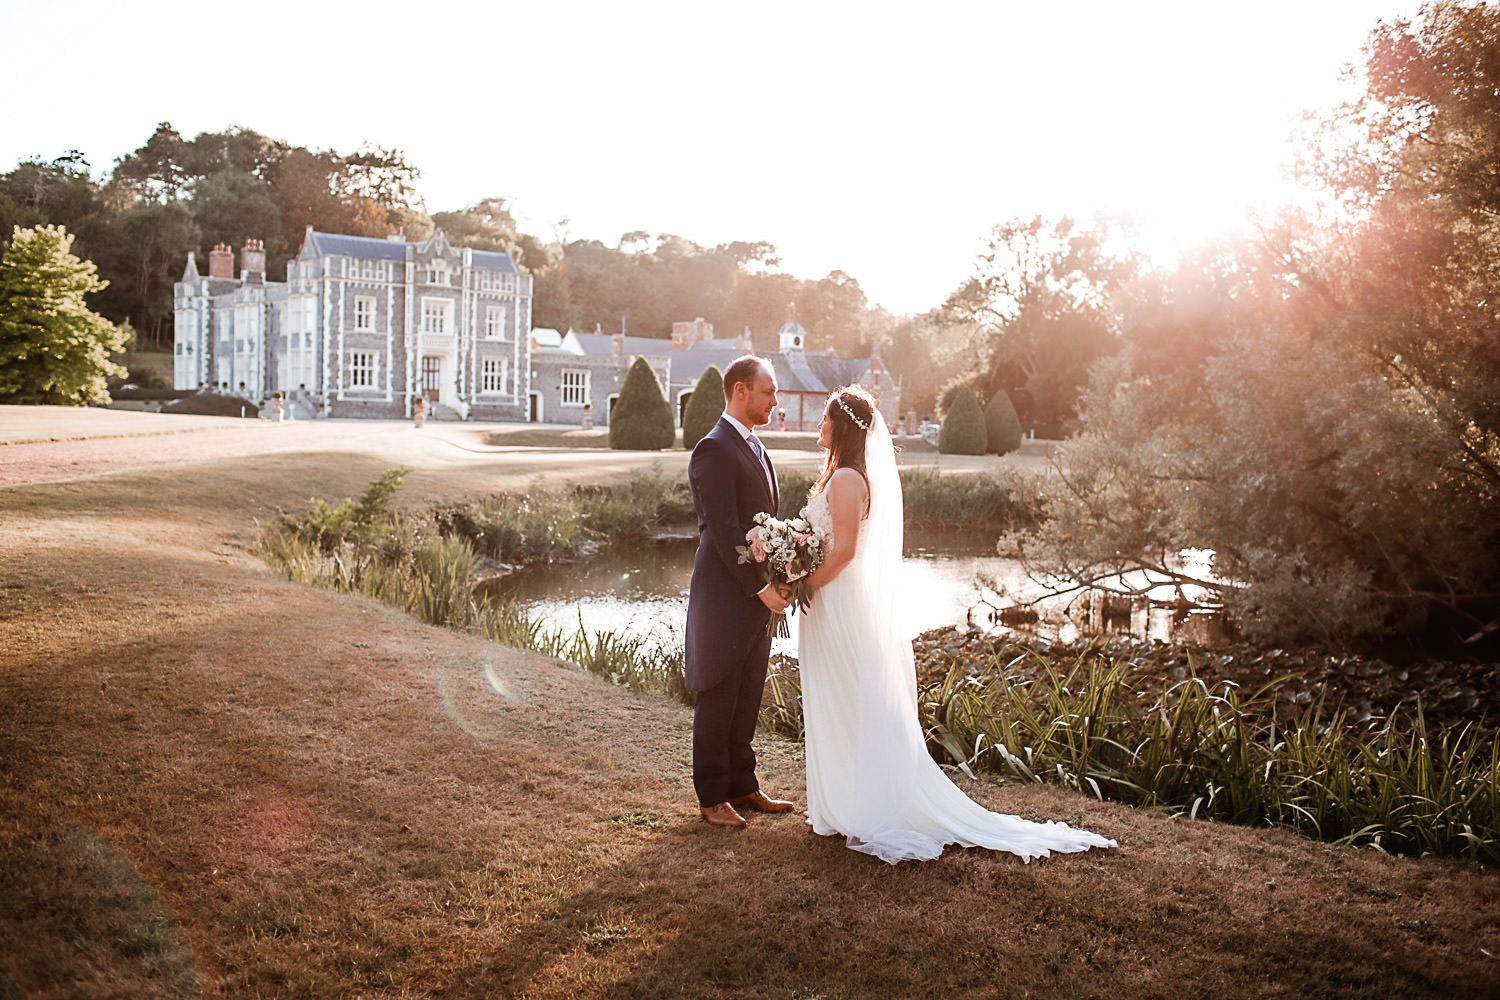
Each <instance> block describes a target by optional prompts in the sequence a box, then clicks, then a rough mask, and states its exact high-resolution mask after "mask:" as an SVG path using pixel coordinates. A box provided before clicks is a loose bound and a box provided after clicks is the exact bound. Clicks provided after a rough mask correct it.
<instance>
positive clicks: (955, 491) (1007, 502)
mask: <svg viewBox="0 0 1500 1000" xmlns="http://www.w3.org/2000/svg"><path fill="white" fill-rule="evenodd" d="M777 479H778V485H779V486H780V488H781V507H780V511H779V515H780V516H781V517H790V516H792V515H794V514H796V513H797V512H798V511H800V510H801V509H802V507H803V506H804V505H805V504H806V503H807V491H808V490H809V489H811V488H812V484H813V476H812V474H810V473H805V472H799V471H783V472H780V473H778V475H777ZM901 493H902V503H903V505H904V511H905V515H906V517H905V520H906V527H907V529H908V530H909V529H912V528H920V529H922V530H925V531H952V530H958V529H975V528H979V529H984V528H988V529H991V530H993V531H994V532H995V533H996V534H997V535H998V534H999V533H1000V532H1003V531H1009V530H1013V529H1020V528H1026V527H1031V526H1034V525H1035V524H1036V518H1037V511H1038V510H1039V509H1040V507H1041V503H1042V494H1041V488H1040V484H1039V482H1038V480H1037V478H1036V477H1035V476H1032V475H1028V474H1026V473H1022V472H1015V471H1011V470H1003V471H1001V472H999V473H996V474H994V475H988V476H984V475H969V474H963V475H943V474H942V472H940V471H939V470H938V469H936V468H932V467H922V466H915V467H910V468H905V469H902V470H901Z"/></svg>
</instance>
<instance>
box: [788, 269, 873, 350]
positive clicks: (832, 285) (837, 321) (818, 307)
mask: <svg viewBox="0 0 1500 1000" xmlns="http://www.w3.org/2000/svg"><path fill="white" fill-rule="evenodd" d="M867 309H868V303H867V302H866V300H865V293H864V290H863V289H861V288H860V287H859V282H858V281H856V280H854V278H852V277H850V276H849V275H848V274H845V273H844V272H843V271H833V272H832V273H830V274H829V275H828V276H827V277H826V278H822V279H820V280H818V281H805V282H803V283H802V287H801V289H800V290H798V292H797V299H796V310H797V319H798V320H799V321H800V322H801V323H802V325H803V326H804V327H806V328H807V331H808V334H809V335H810V339H812V341H813V343H812V346H813V347H814V348H816V349H820V350H832V351H834V352H835V353H837V354H842V355H845V356H847V357H859V356H862V355H868V354H869V352H870V348H871V346H872V344H871V337H870V334H869V331H867V330H865V329H864V325H863V321H864V317H865V313H866V311H867Z"/></svg>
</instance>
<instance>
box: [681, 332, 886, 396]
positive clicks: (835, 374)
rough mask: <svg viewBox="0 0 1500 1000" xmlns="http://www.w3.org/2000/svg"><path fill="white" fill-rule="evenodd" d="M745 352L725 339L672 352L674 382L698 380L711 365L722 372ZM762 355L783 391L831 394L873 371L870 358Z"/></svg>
mask: <svg viewBox="0 0 1500 1000" xmlns="http://www.w3.org/2000/svg"><path fill="white" fill-rule="evenodd" d="M744 353H745V352H744V351H742V350H740V349H739V348H737V347H733V346H731V345H728V344H725V343H723V342H722V341H720V342H719V343H718V344H714V343H712V342H703V343H699V344H694V345H693V349H690V350H686V351H676V352H674V353H673V354H672V381H673V382H675V383H678V384H684V383H688V382H696V381H697V380H698V379H699V378H701V377H702V375H703V373H704V371H705V370H707V368H708V366H709V365H717V366H718V368H719V370H720V371H723V370H724V369H725V368H727V367H728V366H729V363H730V362H731V361H733V360H734V359H735V358H737V357H739V356H740V355H741V354H744ZM761 357H763V358H765V359H766V360H767V361H769V362H771V367H772V368H773V369H775V371H776V385H777V388H778V389H779V390H780V391H781V392H811V393H828V392H832V391H833V390H835V389H837V388H838V387H839V386H841V385H849V384H851V383H854V382H859V381H860V380H861V379H863V378H864V376H865V375H866V373H868V372H869V370H870V359H868V358H840V357H835V356H834V355H832V354H808V353H805V352H802V351H786V352H781V351H777V352H775V353H762V354H761Z"/></svg>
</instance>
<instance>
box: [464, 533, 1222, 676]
mask: <svg viewBox="0 0 1500 1000" xmlns="http://www.w3.org/2000/svg"><path fill="white" fill-rule="evenodd" d="M696 547H697V540H696V539H662V540H654V541H645V542H637V543H632V544H627V545H621V546H613V547H610V548H606V549H603V550H602V551H600V552H599V553H598V554H597V555H595V556H594V557H592V558H591V559H589V560H587V561H585V562H579V563H570V564H564V565H553V566H539V567H533V568H530V569H525V570H521V571H519V572H517V573H513V574H511V575H510V576H508V577H505V578H504V579H503V580H500V581H497V582H496V583H495V584H494V585H493V586H492V587H491V588H490V592H491V593H492V594H495V595H498V596H504V597H512V598H515V599H516V600H519V601H520V602H522V603H523V604H525V605H527V606H528V607H529V608H530V609H531V612H532V614H533V615H534V616H537V617H540V618H541V619H543V620H544V621H545V622H546V623H547V624H548V625H549V626H551V627H553V628H558V629H572V628H575V627H576V626H577V624H578V622H579V621H580V620H582V622H583V624H584V625H585V626H586V627H587V628H588V629H589V630H591V631H594V630H600V629H604V630H610V631H617V632H624V633H628V634H632V635H644V636H650V637H653V638H655V639H656V640H657V641H659V642H661V643H663V644H671V645H678V644H681V642H682V632H683V622H684V619H685V618H686V615H687V592H688V581H689V579H690V577H691V576H692V571H693V553H694V550H695V549H696ZM993 551H994V538H993V537H992V536H991V535H990V534H988V533H973V532H958V533H955V532H945V533H933V534H921V533H915V532H914V533H910V534H908V536H907V552H906V561H905V563H904V564H903V566H902V573H903V577H902V579H901V581H900V582H899V584H898V585H899V586H901V587H902V588H904V590H905V592H906V593H907V594H908V595H909V600H908V601H907V602H906V609H907V614H908V615H909V618H908V621H907V622H906V624H907V626H908V628H909V629H910V630H911V631H912V632H920V631H925V630H926V629H931V628H939V627H942V626H951V625H965V624H973V625H977V626H982V627H991V626H990V624H989V622H988V619H987V618H986V617H985V614H984V608H983V606H980V607H979V609H978V615H977V616H976V615H974V614H972V613H971V611H972V609H975V608H976V605H979V602H980V600H981V597H982V596H988V597H989V598H990V599H991V600H995V599H996V595H995V594H994V592H993V591H985V590H983V589H982V588H981V586H980V585H979V583H978V579H979V578H980V577H982V576H984V577H989V578H991V579H993V580H996V581H998V582H999V583H1001V584H1003V585H1004V586H1005V587H1006V588H1007V589H1008V590H1009V591H1010V593H1011V594H1014V595H1018V596H1023V597H1034V596H1035V595H1037V594H1038V593H1039V592H1040V588H1039V587H1038V586H1037V585H1036V584H1035V583H1033V582H1031V581H1030V580H1028V579H1027V577H1026V574H1025V572H1024V571H1023V570H1022V569H1021V567H1020V565H1019V564H1018V563H1016V562H1015V561H1014V560H1010V559H1002V558H1000V557H999V556H996V555H991V554H986V553H992V552H993ZM1005 603H1011V601H1010V600H1007V601H1006V602H1005ZM1175 617H1176V619H1177V620H1176V621H1174V615H1173V613H1172V611H1171V610H1170V609H1167V608H1163V607H1154V606H1148V605H1147V604H1146V603H1145V602H1137V604H1136V606H1134V607H1131V608H1130V609H1129V610H1128V611H1125V610H1124V609H1121V613H1120V614H1117V615H1113V616H1106V615H1105V614H1103V613H1102V612H1101V610H1100V606H1099V603H1098V602H1097V601H1095V602H1093V604H1092V606H1091V605H1090V602H1087V601H1077V602H1073V603H1072V604H1066V603H1065V602H1054V603H1053V604H1052V605H1051V606H1044V607H1043V608H1042V620H1041V621H1039V622H1037V623H1036V624H1035V625H1033V626H1029V629H1028V630H1030V631H1035V632H1039V633H1041V634H1044V635H1047V636H1049V637H1051V638H1056V639H1061V640H1065V641H1071V640H1074V639H1076V638H1078V637H1079V636H1080V635H1083V634H1086V633H1091V632H1100V631H1117V632H1122V633H1129V634H1132V635H1135V636H1137V637H1140V638H1159V639H1167V638H1170V637H1172V636H1174V635H1179V636H1180V635H1181V633H1182V631H1183V628H1184V624H1186V626H1187V627H1189V628H1191V627H1193V626H1196V625H1199V624H1201V623H1200V622H1196V621H1192V620H1189V621H1187V622H1186V623H1184V621H1183V620H1182V616H1181V615H1177V616H1175ZM791 626H792V633H793V635H792V638H791V639H789V640H788V639H777V640H776V645H775V648H776V650H778V651H781V652H787V653H795V652H796V628H797V618H796V616H795V615H793V616H792V618H791Z"/></svg>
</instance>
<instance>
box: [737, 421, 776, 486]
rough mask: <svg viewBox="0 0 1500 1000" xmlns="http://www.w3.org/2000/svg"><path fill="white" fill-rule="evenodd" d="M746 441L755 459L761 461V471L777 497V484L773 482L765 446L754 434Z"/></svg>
mask: <svg viewBox="0 0 1500 1000" xmlns="http://www.w3.org/2000/svg"><path fill="white" fill-rule="evenodd" d="M745 440H746V441H747V442H748V443H749V445H750V450H751V451H753V452H755V457H756V458H758V459H760V467H761V470H762V471H763V472H765V474H766V485H767V486H769V487H770V488H771V495H772V496H773V497H774V496H775V495H776V484H775V483H773V482H771V466H770V464H769V463H768V462H767V461H766V449H765V446H764V445H762V444H761V443H760V438H758V437H756V436H755V435H754V434H751V435H750V436H749V437H747V438H745Z"/></svg>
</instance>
